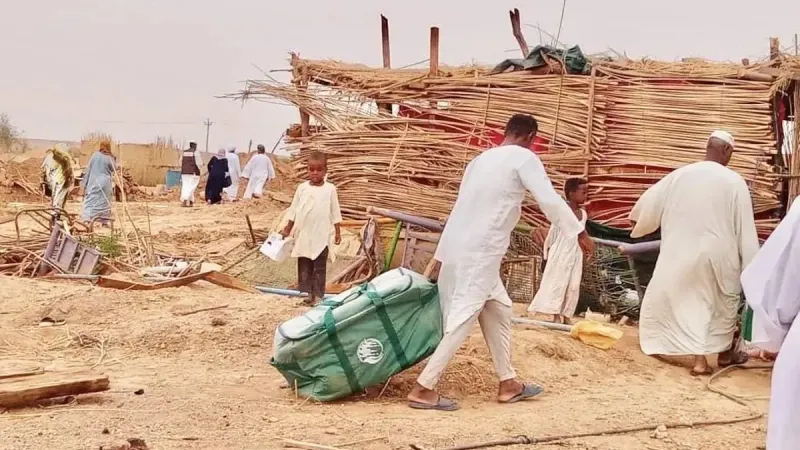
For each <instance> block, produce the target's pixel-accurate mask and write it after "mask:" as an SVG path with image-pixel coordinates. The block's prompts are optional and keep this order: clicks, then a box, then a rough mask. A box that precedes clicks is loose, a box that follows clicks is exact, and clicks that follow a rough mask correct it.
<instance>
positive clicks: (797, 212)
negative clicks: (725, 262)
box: [742, 199, 800, 450]
mask: <svg viewBox="0 0 800 450" xmlns="http://www.w3.org/2000/svg"><path fill="white" fill-rule="evenodd" d="M742 288H743V289H744V293H745V296H746V297H747V303H748V304H749V305H750V307H751V308H753V338H752V343H753V345H755V346H757V347H759V348H761V349H763V350H765V351H767V352H772V353H778V359H777V360H776V361H775V367H774V368H773V371H772V392H771V396H770V397H771V398H770V401H769V416H768V418H767V450H795V449H796V448H798V446H800V427H798V425H800V409H798V408H797V406H798V405H800V320H798V317H800V314H798V313H800V200H798V199H795V201H794V202H793V203H792V206H791V208H790V209H789V212H788V213H787V214H786V217H784V219H783V220H782V221H781V223H780V224H779V225H778V227H777V228H775V231H773V232H772V234H771V235H770V237H769V239H767V242H765V243H764V247H762V248H761V250H759V252H758V253H757V254H756V256H755V258H753V261H752V262H751V263H750V265H748V266H747V268H746V269H745V270H744V272H742ZM778 350H780V352H779V351H778Z"/></svg>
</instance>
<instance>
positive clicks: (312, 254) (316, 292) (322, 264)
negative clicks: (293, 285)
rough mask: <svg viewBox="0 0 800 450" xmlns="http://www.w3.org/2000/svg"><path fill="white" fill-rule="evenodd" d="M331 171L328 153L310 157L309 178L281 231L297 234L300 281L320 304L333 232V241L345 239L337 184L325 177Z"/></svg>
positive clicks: (300, 286)
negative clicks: (341, 224)
mask: <svg viewBox="0 0 800 450" xmlns="http://www.w3.org/2000/svg"><path fill="white" fill-rule="evenodd" d="M327 171H328V163H327V158H326V156H325V154H324V153H321V152H312V153H311V155H310V156H309V158H308V181H306V182H305V183H303V184H301V185H300V186H298V187H297V191H296V192H295V194H294V198H293V199H292V205H291V206H290V207H289V211H288V212H287V215H286V217H287V218H288V219H289V223H287V224H286V227H284V229H283V231H281V235H283V237H284V238H286V237H289V236H293V237H294V249H293V250H292V256H293V257H295V258H297V284H298V289H299V290H300V291H301V292H307V293H308V299H307V303H308V304H309V305H314V304H316V302H317V300H319V299H321V298H322V297H323V296H324V295H325V276H326V271H327V263H328V256H329V247H330V243H331V233H332V232H333V234H334V238H333V243H334V244H335V245H339V244H340V243H341V241H342V236H341V231H340V228H339V224H340V223H341V221H342V213H341V211H340V209H339V197H338V195H337V193H336V186H334V185H333V184H331V183H328V182H327V181H325V175H326V173H327Z"/></svg>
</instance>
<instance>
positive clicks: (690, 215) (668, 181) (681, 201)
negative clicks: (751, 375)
mask: <svg viewBox="0 0 800 450" xmlns="http://www.w3.org/2000/svg"><path fill="white" fill-rule="evenodd" d="M734 146H735V143H734V140H733V137H732V136H731V135H730V134H729V133H727V132H725V131H715V132H714V133H713V134H712V135H711V137H710V138H709V139H708V143H707V145H706V158H705V161H701V162H696V163H693V164H690V165H688V166H685V167H682V168H680V169H677V170H675V171H673V172H672V173H670V174H669V175H667V176H666V177H664V178H663V179H661V180H660V181H659V182H658V183H656V184H654V185H653V186H651V187H650V189H648V190H647V191H646V192H645V193H644V194H643V195H642V197H641V198H640V199H639V201H638V202H637V203H636V205H635V206H634V207H633V210H632V211H631V214H630V219H631V221H632V222H633V223H634V227H633V231H632V233H631V237H641V236H644V235H646V234H649V233H652V232H654V231H656V230H658V229H659V228H660V229H661V250H660V253H659V257H658V262H657V263H656V267H655V270H654V272H653V278H652V279H651V280H650V283H649V284H648V286H647V291H646V293H645V295H644V299H643V300H642V307H641V313H640V322H639V341H640V345H641V347H642V351H643V352H644V353H645V354H647V355H654V356H677V355H693V356H694V365H693V368H692V371H691V373H692V374H693V375H706V374H710V373H711V368H710V366H709V364H708V360H707V359H706V356H707V355H711V354H719V358H718V365H720V366H726V365H730V364H735V363H742V362H744V361H746V355H744V354H742V353H737V352H736V351H735V346H734V345H733V340H734V339H733V337H734V332H735V331H736V329H737V323H738V312H739V306H740V295H741V292H742V288H741V284H740V282H739V276H740V275H741V273H742V269H743V268H744V267H746V266H747V264H748V263H749V262H750V260H751V259H753V256H754V255H755V254H756V252H757V251H758V236H757V234H756V225H755V220H754V218H753V204H752V200H751V199H750V192H749V191H748V188H747V184H746V183H745V181H744V179H743V178H742V177H741V176H740V175H739V174H737V173H736V172H734V171H733V170H730V169H728V168H727V165H728V163H729V162H730V159H731V156H732V154H733V150H734Z"/></svg>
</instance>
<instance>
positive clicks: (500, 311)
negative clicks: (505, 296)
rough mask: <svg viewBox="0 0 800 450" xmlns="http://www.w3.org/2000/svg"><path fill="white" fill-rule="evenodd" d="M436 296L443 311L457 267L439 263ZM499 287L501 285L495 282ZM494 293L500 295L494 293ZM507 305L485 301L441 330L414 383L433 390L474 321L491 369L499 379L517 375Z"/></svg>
mask: <svg viewBox="0 0 800 450" xmlns="http://www.w3.org/2000/svg"><path fill="white" fill-rule="evenodd" d="M438 286H439V298H440V301H441V302H442V310H443V312H444V311H445V310H447V309H448V308H447V305H448V304H449V302H450V301H451V300H452V298H453V294H454V292H455V289H457V288H458V266H457V264H456V265H452V264H451V265H442V268H441V269H440V270H439V281H438ZM497 287H498V288H500V289H502V288H503V286H502V285H497ZM498 295H501V294H500V293H499V292H498ZM512 315H513V313H512V310H511V305H506V304H504V303H501V302H499V301H494V300H492V301H488V302H486V304H485V305H484V306H483V308H481V310H480V311H478V312H476V313H475V314H473V315H472V316H471V317H470V318H469V319H467V320H466V321H464V323H462V324H461V325H459V326H457V327H456V328H455V329H454V330H453V331H451V332H449V333H445V335H444V336H443V337H442V340H441V342H439V345H438V346H437V347H436V350H435V351H434V352H433V355H431V357H430V359H429V360H428V364H426V365H425V369H424V370H423V371H422V373H420V375H419V378H418V379H417V382H418V383H419V384H420V385H422V386H423V387H425V388H427V389H431V390H433V389H434V388H435V387H436V384H437V383H438V382H439V379H440V378H441V376H442V373H444V371H445V369H446V368H447V364H448V363H450V360H452V359H453V357H454V356H455V355H456V352H458V349H459V348H461V344H463V343H464V340H465V339H466V338H467V337H469V333H470V331H472V327H473V325H475V322H476V321H478V322H480V324H481V332H483V338H484V339H485V340H486V345H487V346H488V347H489V352H490V353H491V355H492V361H493V362H494V368H495V372H496V373H497V377H498V379H499V380H500V381H505V380H511V379H514V378H516V377H517V374H516V372H515V371H514V368H513V367H512V366H511V316H512Z"/></svg>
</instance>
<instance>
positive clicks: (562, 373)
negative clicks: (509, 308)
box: [0, 200, 769, 450]
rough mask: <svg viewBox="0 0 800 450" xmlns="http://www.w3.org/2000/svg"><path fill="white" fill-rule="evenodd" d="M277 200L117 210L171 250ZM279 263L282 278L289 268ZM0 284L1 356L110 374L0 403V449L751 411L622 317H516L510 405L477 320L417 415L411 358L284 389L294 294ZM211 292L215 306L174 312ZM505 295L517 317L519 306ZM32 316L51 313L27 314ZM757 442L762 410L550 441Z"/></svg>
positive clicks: (490, 427)
mask: <svg viewBox="0 0 800 450" xmlns="http://www.w3.org/2000/svg"><path fill="white" fill-rule="evenodd" d="M13 207H19V206H18V205H14V206H8V205H6V206H4V207H3V206H0V209H2V211H0V217H3V215H5V216H7V217H10V216H11V215H12V212H13ZM69 207H70V209H76V208H77V205H75V204H70V205H69ZM280 208H281V206H280V205H278V204H274V203H273V202H271V201H269V200H262V201H259V202H255V203H240V204H232V205H221V206H215V207H197V208H193V209H185V208H179V207H178V206H177V205H175V204H174V203H165V202H159V201H158V200H155V201H153V202H151V203H149V204H148V205H147V206H146V207H145V205H144V204H141V203H139V204H131V205H130V208H129V209H130V213H131V216H132V217H133V219H134V221H136V223H137V225H138V226H140V227H142V229H146V227H148V219H147V217H148V216H149V228H150V229H151V231H152V233H153V235H155V236H156V241H157V243H158V244H159V245H163V246H171V248H172V251H176V252H179V251H184V252H187V253H196V252H204V253H214V252H216V253H221V250H220V249H222V248H228V247H234V246H235V245H237V242H239V241H241V240H242V239H244V238H245V237H246V236H247V235H248V233H249V232H248V231H247V228H246V226H245V225H244V215H245V214H250V215H251V218H252V219H253V222H254V225H255V226H256V227H257V228H268V227H269V225H270V224H271V223H272V222H273V221H274V220H275V219H276V218H277V216H278V211H279V210H280ZM10 233H13V224H10V223H6V224H4V225H0V234H10ZM270 276H273V275H270ZM283 276H288V277H289V278H291V272H289V275H286V274H284V275H283ZM0 284H1V285H2V289H0V361H2V360H25V361H37V362H39V363H41V364H42V365H43V366H45V368H46V369H48V370H65V369H73V368H85V369H93V370H95V371H98V372H102V373H105V374H107V375H108V376H109V377H110V379H111V390H110V391H108V392H104V393H100V394H95V395H86V396H79V397H77V398H76V399H75V400H74V402H73V403H70V404H67V405H64V404H42V405H40V406H38V407H30V408H25V409H15V410H10V411H0V430H2V432H0V448H3V449H6V448H7V449H43V448H58V449H98V448H100V447H101V446H104V445H106V446H107V445H109V444H112V443H114V442H119V441H123V440H126V439H130V438H139V439H143V440H144V441H145V442H146V443H147V445H148V446H149V447H150V448H151V449H228V448H230V449H271V448H281V447H282V440H283V439H294V440H298V441H306V442H312V443H316V444H325V445H332V446H339V447H341V448H348V449H403V448H409V445H410V444H417V445H420V446H422V447H424V448H427V449H431V448H447V447H450V446H454V445H458V444H465V443H470V442H480V441H487V440H496V439H503V438H508V437H513V436H517V435H523V434H524V435H528V436H534V437H544V436H550V435H560V434H567V433H575V432H590V431H599V430H604V429H611V428H619V427H632V426H637V425H646V424H653V428H654V429H655V428H656V426H657V425H658V424H666V423H670V422H689V421H694V422H696V421H701V420H707V419H730V418H734V417H740V416H745V415H747V414H748V413H749V411H748V410H747V409H746V408H744V407H742V406H740V405H737V404H735V403H733V402H732V401H730V400H728V399H726V398H723V397H722V396H720V395H718V394H715V393H712V392H710V391H708V390H707V388H706V379H704V378H692V377H690V376H689V375H688V368H686V367H677V366H674V365H667V364H665V363H662V362H660V361H657V360H655V359H652V358H648V357H646V356H644V355H642V354H641V352H640V350H639V348H638V342H637V334H636V329H635V328H632V327H623V330H624V337H623V339H622V340H621V341H620V342H619V343H618V344H617V346H616V347H615V348H613V349H611V350H608V351H602V350H597V349H594V348H591V347H588V346H586V345H584V344H582V343H581V342H579V341H577V340H574V339H572V338H570V337H569V336H568V335H566V334H563V333H559V332H555V331H547V330H543V329H524V328H515V331H514V362H515V365H516V368H517V371H518V373H519V376H520V377H521V378H523V379H526V380H532V381H536V382H539V383H541V384H543V385H544V386H545V389H546V392H545V395H543V396H542V397H541V398H539V399H537V400H534V401H530V402H523V403H519V404H515V405H509V406H505V405H499V404H497V403H496V402H495V401H494V396H495V390H496V382H497V380H496V378H495V377H494V371H493V369H492V363H491V358H490V356H489V354H488V350H487V348H486V345H485V344H484V342H483V339H482V338H481V335H480V330H478V329H476V330H474V333H473V334H472V336H471V337H470V339H469V341H468V343H467V344H465V346H464V347H463V348H462V350H461V352H460V353H459V355H458V356H457V357H456V359H455V361H454V363H453V364H452V365H451V367H450V368H449V370H448V372H447V373H446V375H445V376H444V379H443V380H442V383H441V390H442V393H443V394H445V395H448V396H452V397H454V398H456V399H458V400H459V401H460V402H461V403H462V406H463V408H462V409H461V410H460V411H458V412H454V413H439V412H420V411H413V410H411V409H409V408H408V407H407V406H406V404H405V402H404V396H405V394H406V392H407V390H408V389H409V388H410V386H411V385H412V383H413V381H414V378H415V374H417V373H418V372H419V368H418V367H417V368H414V369H411V370H409V371H407V372H405V373H403V374H400V375H398V376H395V377H394V378H393V379H392V380H390V382H389V383H388V385H387V386H386V387H385V388H384V387H383V386H378V387H377V388H375V389H372V390H370V392H369V393H367V394H364V395H361V396H358V397H355V398H351V399H348V400H345V401H341V402H335V403H331V404H317V403H315V402H310V401H306V400H303V399H297V398H295V395H294V393H293V391H292V390H291V389H282V388H281V387H280V384H281V381H282V377H281V376H280V374H279V373H278V372H277V371H276V370H274V369H273V368H272V367H270V366H269V364H268V360H269V357H270V355H271V351H272V341H273V333H274V331H275V328H276V326H277V325H278V324H280V323H281V322H283V321H285V320H287V319H289V318H291V317H293V316H295V315H298V314H301V313H302V312H303V311H304V310H305V308H304V307H303V306H301V304H300V301H299V300H297V299H293V298H287V297H281V296H274V295H252V294H244V293H240V292H237V291H231V290H226V289H224V288H220V287H217V286H213V285H210V284H206V283H204V282H199V283H195V284H194V285H191V286H188V287H182V288H176V289H164V290H160V291H155V292H147V293H142V292H125V291H114V290H105V289H102V288H97V287H93V286H91V285H88V284H82V283H80V282H54V281H43V280H32V279H18V278H8V277H5V278H2V279H0ZM277 284H279V283H276V285H277ZM220 305H228V306H227V307H226V308H224V309H218V310H214V311H207V312H200V313H196V314H190V315H182V313H184V312H187V311H193V310H195V309H199V308H204V307H212V306H220ZM517 306H518V310H517V313H518V314H520V315H521V314H522V313H523V311H524V305H517ZM43 317H50V318H52V319H55V320H57V321H61V320H63V321H65V322H64V324H63V325H60V326H54V327H40V326H39V322H40V320H41V319H42V318H43ZM717 384H718V386H720V387H724V388H726V389H727V390H729V391H730V392H731V393H733V394H736V395H741V396H746V397H749V398H756V399H755V400H752V402H753V404H754V405H756V406H757V408H758V409H759V410H761V411H764V410H765V409H766V405H767V402H766V401H765V400H763V398H764V397H765V396H768V395H769V372H766V371H761V370H751V371H736V372H733V373H732V374H730V375H727V376H725V377H723V378H722V379H721V380H719V382H718V383H717ZM139 390H143V392H142V391H139ZM137 391H138V392H139V393H140V395H137V394H136V392H137ZM368 440H371V441H368ZM764 440H765V423H764V421H763V419H762V420H759V421H754V422H748V423H743V424H739V425H730V426H713V427H706V428H701V427H697V428H688V429H670V430H668V431H667V433H666V434H665V435H661V436H658V437H654V436H653V433H652V431H646V432H640V433H634V434H630V435H624V436H605V437H587V438H580V439H574V440H571V441H566V442H563V443H561V444H558V445H555V446H550V447H558V446H560V447H563V448H571V449H594V450H612V449H618V450H640V449H647V450H667V449H670V450H672V449H675V450H678V449H680V450H688V449H731V448H736V449H757V448H759V447H762V446H763V445H764ZM544 447H546V446H544V445H541V446H539V447H536V448H544ZM511 448H526V447H523V446H517V447H511ZM527 448H533V447H527Z"/></svg>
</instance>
